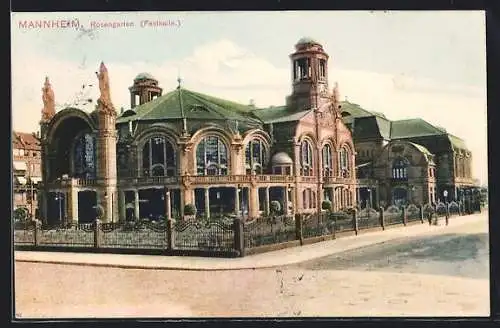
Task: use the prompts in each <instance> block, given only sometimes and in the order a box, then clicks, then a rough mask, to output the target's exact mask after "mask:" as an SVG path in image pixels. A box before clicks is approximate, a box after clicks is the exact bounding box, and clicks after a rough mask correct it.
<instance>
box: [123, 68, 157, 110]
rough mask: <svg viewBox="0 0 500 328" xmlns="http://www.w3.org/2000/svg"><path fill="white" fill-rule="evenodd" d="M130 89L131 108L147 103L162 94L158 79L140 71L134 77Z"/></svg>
mask: <svg viewBox="0 0 500 328" xmlns="http://www.w3.org/2000/svg"><path fill="white" fill-rule="evenodd" d="M129 90H130V108H134V107H135V106H138V105H142V104H144V103H147V102H149V101H151V100H153V99H155V98H156V97H160V96H161V92H162V89H161V88H160V87H159V86H158V80H157V79H155V78H154V77H153V76H152V75H151V74H149V73H140V74H138V75H137V76H136V77H135V79H134V84H133V85H132V86H131V87H130V88H129Z"/></svg>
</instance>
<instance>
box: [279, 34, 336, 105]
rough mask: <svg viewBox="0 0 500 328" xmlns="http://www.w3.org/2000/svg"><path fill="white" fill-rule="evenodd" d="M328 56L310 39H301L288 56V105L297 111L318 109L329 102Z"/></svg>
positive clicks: (318, 44) (316, 42) (319, 45)
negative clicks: (289, 68) (289, 63)
mask: <svg viewBox="0 0 500 328" xmlns="http://www.w3.org/2000/svg"><path fill="white" fill-rule="evenodd" d="M328 58H329V56H328V54H327V53H326V52H325V51H324V50H323V46H322V45H321V44H320V43H319V42H318V41H316V40H314V39H312V38H302V39H300V40H299V41H298V42H297V44H296V45H295V52H294V53H292V54H291V55H290V59H291V61H292V94H291V95H290V96H289V97H288V101H287V103H288V105H289V106H291V107H294V108H295V109H297V110H308V109H311V108H317V107H320V106H321V105H322V104H323V103H326V102H328V101H329V94H328Z"/></svg>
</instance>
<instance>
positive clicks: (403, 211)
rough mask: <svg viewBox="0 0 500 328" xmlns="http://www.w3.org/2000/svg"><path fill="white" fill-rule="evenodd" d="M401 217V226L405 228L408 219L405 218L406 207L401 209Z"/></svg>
mask: <svg viewBox="0 0 500 328" xmlns="http://www.w3.org/2000/svg"><path fill="white" fill-rule="evenodd" d="M401 215H402V216H403V225H404V226H406V224H407V223H408V218H407V217H406V207H404V206H403V207H402V208H401Z"/></svg>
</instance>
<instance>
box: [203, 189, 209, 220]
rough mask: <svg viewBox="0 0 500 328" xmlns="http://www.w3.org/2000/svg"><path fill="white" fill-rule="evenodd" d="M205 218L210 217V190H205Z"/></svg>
mask: <svg viewBox="0 0 500 328" xmlns="http://www.w3.org/2000/svg"><path fill="white" fill-rule="evenodd" d="M204 191H205V216H206V217H207V218H209V217H210V188H205V189H204Z"/></svg>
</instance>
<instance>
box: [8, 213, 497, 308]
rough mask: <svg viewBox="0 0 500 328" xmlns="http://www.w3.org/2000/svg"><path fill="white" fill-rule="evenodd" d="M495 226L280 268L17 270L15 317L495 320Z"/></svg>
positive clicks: (466, 227) (451, 230) (456, 229)
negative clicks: (491, 254) (491, 231)
mask: <svg viewBox="0 0 500 328" xmlns="http://www.w3.org/2000/svg"><path fill="white" fill-rule="evenodd" d="M487 218H488V217H487V213H486V214H485V215H484V219H481V220H480V221H476V222H470V223H466V224H463V225H460V226H453V225H450V226H449V227H446V229H443V230H440V231H435V232H432V233H427V234H425V235H422V236H419V237H408V238H398V239H396V240H392V241H388V242H384V243H381V244H376V245H372V246H367V247H364V248H360V249H356V250H351V251H346V252H342V253H337V254H335V255H331V256H327V257H323V258H319V259H316V260H311V261H307V262H302V263H300V264H296V265H290V266H284V267H280V268H268V269H256V270H233V271H182V270H144V269H123V268H107V267H92V266H78V265H62V264H48V263H25V262H16V265H15V275H16V279H15V292H16V294H15V301H16V308H15V311H16V314H17V317H18V318H53V317H57V318H88V317H102V318H104V317H107V318H109V317H115V318H116V317H307V316H327V317H332V316H333V317H335V316H488V315H489V277H488V275H489V264H488V261H489V258H488V224H487V223H488V222H487ZM408 229H411V227H410V228H408ZM359 238H363V236H359Z"/></svg>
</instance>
